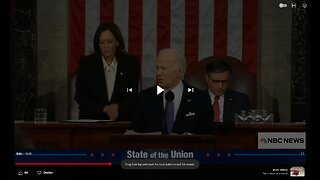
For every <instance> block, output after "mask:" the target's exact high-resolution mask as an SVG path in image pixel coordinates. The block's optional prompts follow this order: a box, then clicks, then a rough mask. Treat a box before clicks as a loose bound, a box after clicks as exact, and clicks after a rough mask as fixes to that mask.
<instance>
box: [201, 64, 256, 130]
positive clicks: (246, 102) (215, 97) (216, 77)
mask: <svg viewBox="0 0 320 180" xmlns="http://www.w3.org/2000/svg"><path fill="white" fill-rule="evenodd" d="M231 78H232V69H231V66H230V64H228V63H227V62H226V61H224V60H217V61H213V62H210V63H208V64H207V66H206V74H205V79H206V82H207V84H208V89H209V90H208V93H209V96H210V97H211V102H212V105H213V109H214V117H213V121H214V122H216V123H221V122H223V123H224V124H231V125H232V124H234V115H235V113H238V114H240V112H241V110H246V111H247V110H249V109H250V108H251V105H250V99H249V96H248V95H247V94H244V93H240V92H237V91H234V90H231V89H229V84H230V81H231Z"/></svg>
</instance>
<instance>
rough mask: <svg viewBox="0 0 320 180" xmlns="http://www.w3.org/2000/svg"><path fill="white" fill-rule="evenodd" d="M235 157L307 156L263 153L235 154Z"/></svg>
mask: <svg viewBox="0 0 320 180" xmlns="http://www.w3.org/2000/svg"><path fill="white" fill-rule="evenodd" d="M233 155H234V156H305V154H290V153H284V154H275V153H267V154H266V153H263V154H259V153H258V154H255V153H235V154H233Z"/></svg>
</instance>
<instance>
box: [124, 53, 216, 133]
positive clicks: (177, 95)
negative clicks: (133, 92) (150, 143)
mask: <svg viewBox="0 0 320 180" xmlns="http://www.w3.org/2000/svg"><path fill="white" fill-rule="evenodd" d="M156 68H157V77H156V81H157V85H156V86H153V87H150V88H148V89H145V90H143V91H142V92H141V93H140V94H139V100H138V105H137V110H136V114H135V117H134V119H133V121H132V123H131V127H130V128H129V129H131V130H133V131H135V132H138V133H150V132H162V134H189V133H191V134H211V133H213V122H212V117H213V110H212V105H211V100H210V97H209V96H208V94H207V93H206V92H205V91H202V90H199V89H196V88H195V87H192V86H190V85H188V84H187V83H185V82H184V81H183V80H182V78H183V77H184V73H185V70H186V62H185V57H184V56H183V55H182V54H181V53H180V52H179V51H177V50H175V49H163V50H161V51H160V52H159V54H158V57H157V62H156Z"/></svg>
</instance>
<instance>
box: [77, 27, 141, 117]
mask: <svg viewBox="0 0 320 180" xmlns="http://www.w3.org/2000/svg"><path fill="white" fill-rule="evenodd" d="M94 51H95V52H94V53H93V54H90V55H86V56H83V57H82V58H81V60H80V66H79V70H78V73H77V79H76V93H75V100H76V101H77V102H78V104H79V110H80V111H79V119H110V120H119V121H130V120H131V116H132V111H133V107H134V106H135V103H136V98H137V94H138V86H139V80H140V65H139V60H138V58H137V57H135V56H132V55H129V54H128V53H127V52H126V51H125V44H124V40H123V36H122V34H121V31H120V29H119V27H118V26H117V25H116V24H114V23H103V24H100V25H99V27H98V28H97V30H96V33H95V36H94Z"/></svg>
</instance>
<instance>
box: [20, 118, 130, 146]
mask: <svg viewBox="0 0 320 180" xmlns="http://www.w3.org/2000/svg"><path fill="white" fill-rule="evenodd" d="M15 125H16V126H20V127H21V128H22V129H24V130H25V131H26V132H28V133H29V134H30V135H31V138H32V140H33V142H34V145H35V147H36V148H105V147H106V145H107V142H109V138H110V135H111V134H123V133H124V132H125V130H126V129H127V127H128V122H117V123H114V122H108V123H68V122H48V123H46V124H34V123H33V122H23V123H16V124H15Z"/></svg>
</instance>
